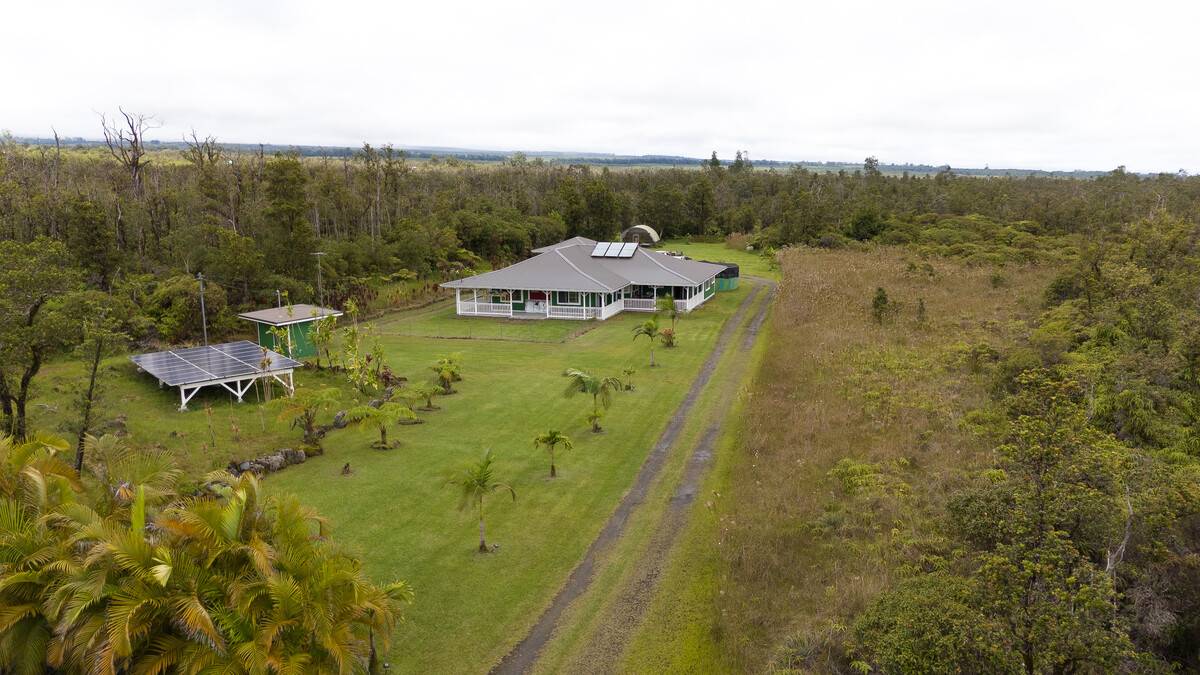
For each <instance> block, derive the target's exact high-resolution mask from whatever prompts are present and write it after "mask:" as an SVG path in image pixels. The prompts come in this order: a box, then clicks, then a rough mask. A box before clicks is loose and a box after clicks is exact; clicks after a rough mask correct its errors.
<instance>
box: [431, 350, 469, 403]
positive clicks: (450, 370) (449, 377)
mask: <svg viewBox="0 0 1200 675" xmlns="http://www.w3.org/2000/svg"><path fill="white" fill-rule="evenodd" d="M429 369H430V370H432V371H433V372H434V374H435V375H437V379H438V384H441V385H442V394H443V395H444V396H449V395H450V394H453V393H454V383H455V382H458V381H460V380H462V368H461V366H460V365H459V363H458V358H457V356H443V357H442V358H440V359H438V360H437V361H436V362H434V364H433V365H432V366H430V367H429Z"/></svg>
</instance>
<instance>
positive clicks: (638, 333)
mask: <svg viewBox="0 0 1200 675" xmlns="http://www.w3.org/2000/svg"><path fill="white" fill-rule="evenodd" d="M643 335H644V336H645V337H646V339H647V340H649V342H650V367H651V368H653V367H655V366H656V365H657V364H656V363H654V342H655V341H656V340H658V339H659V337H660V335H661V332H660V331H659V330H658V319H647V320H646V321H644V322H643V323H642V324H640V325H638V326H634V328H633V339H634V341H636V340H637V339H638V338H639V337H642V336H643Z"/></svg>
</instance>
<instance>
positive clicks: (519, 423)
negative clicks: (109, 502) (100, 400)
mask: <svg viewBox="0 0 1200 675" xmlns="http://www.w3.org/2000/svg"><path fill="white" fill-rule="evenodd" d="M746 292H747V291H746V288H745V287H743V288H741V289H738V290H737V291H734V292H731V293H719V294H717V296H715V297H714V299H713V300H711V301H710V302H708V303H706V304H705V305H704V306H703V307H702V308H701V309H700V310H698V311H697V312H695V313H694V314H692V315H690V316H687V317H684V318H682V319H681V320H680V323H679V329H678V330H679V334H680V339H679V347H677V348H675V349H672V350H666V349H662V348H661V347H659V348H657V349H656V350H655V355H656V358H657V360H658V361H659V363H660V364H661V365H660V367H658V368H655V369H650V368H648V367H647V361H648V345H647V342H646V341H645V339H644V338H641V339H639V340H638V341H637V342H635V341H634V340H633V338H632V332H631V331H632V329H633V327H634V326H635V325H637V324H638V323H639V322H641V321H644V320H645V319H646V318H648V317H647V315H644V314H634V313H626V314H622V315H618V316H617V317H614V318H613V319H610V320H609V321H606V322H602V323H591V322H589V323H588V324H582V323H576V322H567V321H543V322H529V323H531V324H534V326H531V327H530V329H529V330H531V331H542V334H541V335H534V336H533V337H532V338H531V339H533V340H539V339H540V340H541V341H517V340H515V339H513V338H512V337H510V336H505V337H504V338H503V339H444V338H431V337H421V336H412V335H404V334H400V331H398V330H394V327H395V326H396V325H397V324H403V323H404V322H405V321H406V319H405V317H403V316H401V317H397V318H392V319H384V320H382V321H380V322H379V325H378V330H377V334H378V335H379V336H380V339H381V341H382V343H383V345H384V347H385V350H386V353H387V360H388V364H389V366H390V367H391V368H392V370H393V371H394V372H396V373H397V374H400V375H405V376H407V377H409V378H410V379H412V380H418V379H427V378H430V377H432V372H431V371H430V370H429V364H430V363H431V362H433V361H434V360H435V359H436V358H438V357H440V356H443V355H446V354H450V353H457V354H459V355H461V360H462V363H463V378H464V379H463V381H462V382H460V383H457V385H456V387H457V389H458V393H457V394H454V395H451V396H446V397H438V398H437V399H435V402H436V403H437V404H438V405H440V406H441V408H442V409H441V410H438V411H435V412H431V413H421V417H422V418H423V419H425V420H426V423H425V424H420V425H415V426H403V427H399V428H396V429H392V430H390V432H389V438H391V439H398V440H400V442H401V445H400V447H399V448H397V449H395V450H391V451H379V450H374V449H371V448H370V447H369V445H368V444H369V443H370V441H371V440H373V439H374V438H377V435H378V434H377V431H376V430H375V429H374V428H367V427H362V426H352V427H350V428H347V429H345V430H341V431H335V432H332V433H331V434H330V435H329V436H328V437H327V438H326V440H325V443H324V445H325V449H326V453H325V455H324V456H322V457H316V458H313V459H311V460H309V461H308V462H306V463H304V464H302V465H297V466H293V467H290V468H288V469H286V470H285V471H283V472H280V473H278V474H273V475H271V476H269V477H268V478H267V481H266V484H267V487H268V489H269V490H271V491H275V492H285V491H286V492H292V493H295V494H297V495H299V496H300V497H301V498H302V499H303V501H304V502H305V503H307V504H309V505H311V506H313V507H314V508H315V509H316V510H317V511H318V512H319V513H321V514H322V515H323V516H325V517H326V518H328V520H329V521H330V523H331V524H332V527H333V537H334V539H335V540H336V541H337V542H339V543H340V544H342V545H344V546H345V547H346V548H347V549H349V550H350V551H352V552H353V553H354V554H355V555H357V556H359V557H361V559H362V560H363V563H364V565H365V566H366V569H367V570H368V572H369V573H370V574H371V575H372V577H374V578H375V579H377V580H379V581H390V580H393V579H403V580H405V581H407V582H409V583H410V584H411V585H412V586H413V588H414V590H415V592H416V601H415V603H414V604H413V605H412V606H411V607H410V608H409V609H408V611H407V612H406V614H407V620H406V622H405V623H404V624H403V625H402V626H401V627H400V628H399V630H398V632H397V635H396V639H395V645H394V649H393V651H392V654H391V656H390V661H391V663H392V668H393V670H394V671H397V672H414V671H432V672H484V671H486V670H488V668H489V667H490V666H491V665H492V664H494V663H495V662H496V661H498V660H499V659H500V658H501V657H502V656H503V655H504V654H505V653H506V652H507V650H508V649H509V648H510V647H511V646H512V645H513V644H514V643H515V642H516V641H517V640H518V639H520V638H521V637H522V636H523V635H524V633H525V631H526V630H527V629H528V627H529V626H530V625H532V623H533V622H534V621H535V620H536V618H537V616H538V614H539V613H540V612H541V610H542V608H543V607H544V606H545V605H546V604H547V603H548V602H549V601H550V599H551V597H552V596H553V594H554V593H555V591H556V590H557V589H558V587H559V586H560V585H561V584H562V583H563V582H564V581H565V579H566V576H567V574H568V573H569V571H570V570H571V568H572V567H573V566H574V564H575V563H576V562H577V561H578V560H579V559H580V558H581V557H582V555H583V552H584V550H585V549H586V548H587V546H588V545H589V544H590V543H591V541H592V540H593V539H594V538H595V536H596V535H597V534H598V532H599V530H600V528H601V527H602V525H603V523H604V521H605V519H606V518H607V517H608V515H609V514H610V513H611V512H612V510H613V509H614V508H615V506H616V504H617V501H618V500H619V498H620V496H621V495H622V494H623V493H624V492H625V490H626V489H627V488H628V486H629V485H630V484H631V483H632V480H633V476H634V474H635V473H636V472H637V470H638V468H639V467H640V465H641V463H642V461H643V460H644V459H645V456H646V454H647V453H648V452H649V450H650V448H651V447H652V446H653V444H654V442H655V441H656V440H657V437H658V435H659V434H660V433H661V431H662V429H663V428H664V426H665V425H666V423H667V420H668V418H669V416H670V414H671V413H672V412H673V411H674V409H675V408H676V406H678V404H679V402H680V401H681V400H682V398H683V396H684V394H685V393H686V391H687V389H688V387H689V386H690V385H691V382H692V380H693V379H694V377H695V376H696V374H697V372H698V370H699V367H700V365H701V364H702V363H703V361H704V359H705V357H706V356H707V355H708V353H709V351H710V349H711V348H712V346H713V344H714V342H715V339H716V336H717V334H718V332H719V330H720V328H721V326H722V324H723V323H724V321H725V319H727V318H728V317H729V316H730V315H731V314H732V313H733V311H734V309H735V308H736V306H737V304H738V302H740V300H741V299H742V298H743V297H744V296H745V294H746ZM422 317H424V318H422ZM410 318H411V319H412V320H411V322H410V325H416V326H422V327H423V328H431V327H434V328H436V329H437V330H438V331H443V330H445V331H447V332H446V333H444V334H453V333H455V332H457V333H459V334H461V333H462V332H464V331H467V330H470V331H472V332H474V331H477V330H481V329H480V328H476V326H479V325H480V324H481V323H482V322H486V321H487V319H480V318H457V317H453V316H447V315H445V314H444V309H440V308H434V311H433V312H431V313H425V314H421V313H419V312H418V316H415V317H410ZM468 324H470V325H468ZM585 327H587V328H591V330H587V331H586V332H584V333H583V334H581V335H578V336H576V337H573V338H570V337H569V336H570V335H571V334H573V333H575V332H577V331H579V330H580V329H581V328H585ZM431 329H432V328H431ZM555 336H558V337H555ZM494 337H501V336H494ZM559 340H567V341H566V342H561V341H559ZM109 363H110V367H111V368H113V369H114V370H113V374H114V377H112V378H110V381H111V384H110V387H109V389H110V392H109V403H108V405H107V406H106V411H105V416H104V417H105V419H111V418H113V417H114V416H116V415H124V416H125V420H126V422H125V423H126V426H127V428H128V429H129V431H130V433H131V435H132V436H133V438H134V440H135V442H137V443H141V444H161V445H163V446H164V447H168V448H170V449H172V450H174V451H175V452H176V453H177V455H178V456H179V457H180V458H181V462H182V464H183V465H184V466H185V467H186V468H187V469H188V470H189V472H191V473H192V474H193V475H199V473H200V472H202V471H204V470H207V469H210V468H216V467H220V466H224V465H225V464H226V463H227V462H228V461H229V460H230V459H233V458H235V457H237V458H243V457H250V456H254V455H257V454H262V453H265V452H269V451H272V450H274V449H276V448H279V447H287V446H291V445H294V444H295V443H296V442H297V439H298V434H297V433H295V432H294V431H291V430H289V429H288V426H287V424H286V423H284V422H280V421H277V420H275V419H274V418H273V416H272V415H271V414H270V413H269V412H266V413H264V412H263V407H262V406H259V405H255V404H242V405H234V404H232V403H230V402H229V396H228V395H227V394H225V393H224V392H223V391H222V390H215V391H210V392H207V393H203V394H202V395H200V396H197V398H196V399H194V400H193V403H192V404H190V407H191V408H192V410H191V411H189V412H187V413H179V412H176V410H175V408H176V407H177V406H178V392H177V391H176V390H173V389H165V390H159V389H158V387H157V386H156V384H155V383H154V382H153V380H152V379H151V378H150V377H149V376H145V375H138V374H136V373H135V372H134V370H133V368H132V367H130V366H128V365H126V362H125V360H124V359H123V357H122V358H118V359H114V360H111V361H110V362H109ZM569 367H577V368H583V369H587V370H591V371H594V372H596V373H599V374H603V375H614V376H618V377H620V376H622V374H621V371H622V369H623V368H625V367H634V368H636V369H637V373H636V374H635V375H634V378H633V379H634V383H635V385H636V389H635V391H633V392H620V393H618V394H617V395H616V396H615V397H614V404H613V406H612V408H611V409H610V410H608V411H607V413H606V414H605V417H604V420H603V424H604V427H605V431H604V433H602V434H592V433H591V432H590V431H589V430H588V424H587V421H586V419H585V417H586V414H587V412H588V411H589V410H590V406H591V401H590V399H589V398H584V397H579V396H577V397H575V398H573V399H565V398H563V396H562V392H563V389H564V387H565V385H566V379H565V378H564V377H563V376H562V372H563V370H564V369H566V368H569ZM79 378H80V371H79V369H78V367H76V366H74V365H71V364H67V363H61V364H54V365H53V366H51V367H49V368H47V375H46V379H45V381H44V384H45V385H46V386H45V387H44V389H43V393H44V396H43V397H42V398H41V399H40V401H41V402H43V403H47V404H48V407H42V408H38V409H37V414H36V415H35V416H34V419H33V424H34V425H35V428H53V427H54V426H55V425H58V424H61V423H62V421H63V420H65V419H67V418H68V416H69V415H70V406H69V405H68V404H67V400H68V398H69V396H70V395H71V390H72V389H74V388H76V387H77V386H78V383H79ZM297 378H298V383H299V385H300V386H302V387H307V386H325V385H331V386H338V387H339V388H342V389H345V386H344V385H343V384H342V383H341V381H340V378H338V377H337V376H336V375H333V374H328V373H320V374H318V373H313V372H311V371H305V372H302V373H298V375H297ZM206 403H207V404H208V407H207V410H206V408H205V404H206ZM210 422H211V425H210ZM551 428H554V429H558V430H561V431H562V432H564V433H566V434H568V435H570V436H571V437H572V438H573V439H574V441H575V449H574V450H572V451H569V452H561V453H560V456H559V460H558V465H559V478H557V479H555V480H550V479H549V478H548V477H547V476H548V473H549V468H548V462H547V455H546V452H545V451H544V450H535V449H534V448H533V447H532V439H533V437H534V436H535V435H536V434H538V433H539V432H542V431H545V430H547V429H551ZM214 436H215V437H216V443H215V444H214V443H213V441H212V438H213V437H214ZM489 448H490V449H492V450H493V451H494V452H495V455H496V457H497V462H496V465H495V468H496V477H497V479H499V480H501V481H504V482H507V483H508V484H510V485H511V486H512V487H513V488H514V489H515V490H516V492H517V500H516V501H515V502H513V501H511V500H510V499H509V498H508V497H507V496H505V495H502V494H500V493H497V495H496V496H495V497H493V498H492V499H491V500H490V501H489V502H488V504H487V511H488V541H489V543H495V544H499V545H500V550H499V551H498V552H497V553H495V554H490V555H480V554H478V553H476V552H475V548H476V544H477V528H476V522H475V518H474V515H473V513H472V512H470V511H465V512H460V511H458V509H457V506H458V497H459V495H458V493H457V492H456V491H455V489H453V488H451V487H448V486H446V485H445V481H446V479H447V477H448V476H449V475H451V474H452V473H454V472H457V471H458V470H459V469H460V468H462V467H464V466H466V465H467V464H468V463H470V462H473V461H477V460H478V459H479V458H480V457H481V456H482V455H483V453H484V451H485V450H486V449H489ZM347 462H348V463H349V464H350V466H351V469H352V473H351V475H349V476H343V475H341V470H342V467H343V465H344V464H346V463H347Z"/></svg>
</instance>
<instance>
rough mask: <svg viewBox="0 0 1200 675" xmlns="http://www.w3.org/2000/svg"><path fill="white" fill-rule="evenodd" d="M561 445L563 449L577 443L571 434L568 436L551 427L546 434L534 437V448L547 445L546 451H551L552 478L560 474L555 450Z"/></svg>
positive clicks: (568, 448)
mask: <svg viewBox="0 0 1200 675" xmlns="http://www.w3.org/2000/svg"><path fill="white" fill-rule="evenodd" d="M560 445H561V446H562V449H563V450H571V449H573V448H574V447H575V444H574V443H572V442H571V437H570V436H567V435H565V434H562V433H560V432H558V431H555V430H554V429H551V430H550V431H547V432H546V433H544V434H541V435H539V436H536V437H535V438H534V439H533V448H534V449H535V450H536V449H538V448H539V447H545V448H546V451H547V452H549V453H550V477H551V478H554V477H556V476H558V471H557V470H556V469H555V468H554V450H555V448H556V447H558V446H560Z"/></svg>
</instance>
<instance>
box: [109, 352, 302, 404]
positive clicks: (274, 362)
mask: <svg viewBox="0 0 1200 675" xmlns="http://www.w3.org/2000/svg"><path fill="white" fill-rule="evenodd" d="M130 360H132V361H133V362H134V363H135V364H137V366H138V368H141V369H142V370H144V371H146V372H147V373H150V374H151V375H153V376H154V377H156V378H158V381H159V382H161V383H163V384H165V385H168V386H171V387H179V389H180V397H181V401H182V405H181V406H180V407H181V408H186V406H187V402H188V400H190V399H191V397H192V395H194V394H195V392H196V390H198V389H199V388H200V387H203V386H206V385H210V384H219V385H221V386H223V387H225V388H226V389H228V390H229V391H230V392H232V393H233V394H235V395H236V396H237V397H238V400H241V398H242V396H243V394H244V393H245V391H246V389H248V388H249V383H252V382H253V381H254V380H255V379H258V378H261V377H270V376H275V375H277V374H287V373H291V371H292V370H294V369H296V368H302V367H303V366H304V364H303V363H300V362H299V361H296V360H294V359H290V358H288V357H286V356H284V355H283V354H279V353H277V352H273V351H271V350H269V349H264V348H263V347H261V346H259V345H256V344H254V343H253V342H249V341H247V340H241V341H238V342H226V343H223V344H219V345H207V346H204V347H190V348H187V349H169V350H166V351H161V352H149V353H146V354H136V355H134V356H131V357H130ZM231 382H233V383H236V382H245V383H246V384H245V385H244V386H237V387H230V386H228V383H231ZM287 386H289V387H290V384H288V385H287Z"/></svg>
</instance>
